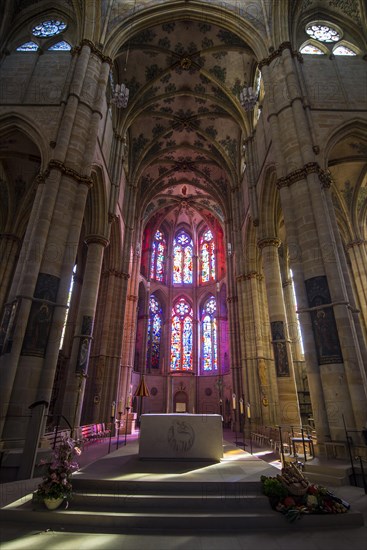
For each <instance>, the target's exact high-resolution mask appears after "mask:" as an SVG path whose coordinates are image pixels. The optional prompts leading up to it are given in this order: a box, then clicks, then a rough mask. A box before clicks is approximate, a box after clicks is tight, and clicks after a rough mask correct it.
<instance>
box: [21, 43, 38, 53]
mask: <svg viewBox="0 0 367 550" xmlns="http://www.w3.org/2000/svg"><path fill="white" fill-rule="evenodd" d="M37 50H38V45H37V44H36V43H35V42H25V43H24V44H22V45H21V46H19V47H18V48H17V52H36V51H37Z"/></svg>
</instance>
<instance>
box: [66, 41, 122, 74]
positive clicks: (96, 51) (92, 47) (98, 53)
mask: <svg viewBox="0 0 367 550" xmlns="http://www.w3.org/2000/svg"><path fill="white" fill-rule="evenodd" d="M83 46H88V47H89V48H90V51H91V53H93V54H94V55H96V56H97V57H99V59H100V60H101V61H102V63H108V64H109V65H111V67H112V65H113V61H112V59H111V58H110V57H109V56H107V55H104V54H103V53H102V52H101V50H100V49H99V48H98V47H97V46H96V45H95V44H94V43H93V42H92V41H91V40H88V39H87V38H83V40H82V41H81V42H80V44H79V46H75V48H73V49H72V50H71V54H72V55H75V54H79V53H80V52H81V50H82V48H83Z"/></svg>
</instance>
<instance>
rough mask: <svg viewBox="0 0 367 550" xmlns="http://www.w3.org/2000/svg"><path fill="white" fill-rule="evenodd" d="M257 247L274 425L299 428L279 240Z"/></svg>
mask: <svg viewBox="0 0 367 550" xmlns="http://www.w3.org/2000/svg"><path fill="white" fill-rule="evenodd" d="M258 246H259V248H260V250H261V253H262V260H263V269H264V275H265V283H266V292H267V298H268V308H269V319H270V326H271V338H272V345H273V352H274V360H275V370H276V381H277V386H278V395H279V406H278V411H277V413H278V422H277V423H278V424H281V425H299V424H300V414H299V405H298V397H297V392H296V387H295V379H294V366H293V359H292V354H291V349H290V345H289V335H288V327H287V316H286V312H285V307H284V300H283V292H282V280H281V275H280V267H279V256H278V248H279V246H280V241H279V240H278V239H276V238H265V239H261V240H260V241H259V242H258Z"/></svg>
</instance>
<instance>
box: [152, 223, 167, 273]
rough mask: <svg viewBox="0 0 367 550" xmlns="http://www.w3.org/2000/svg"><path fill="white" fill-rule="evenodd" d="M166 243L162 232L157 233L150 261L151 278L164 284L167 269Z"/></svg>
mask: <svg viewBox="0 0 367 550" xmlns="http://www.w3.org/2000/svg"><path fill="white" fill-rule="evenodd" d="M165 254H166V241H165V239H164V237H163V233H161V231H159V230H158V231H156V233H155V235H154V241H153V245H152V257H151V261H150V278H151V279H155V280H156V281H159V282H163V279H164V267H165V259H166V258H165Z"/></svg>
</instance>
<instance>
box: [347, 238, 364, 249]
mask: <svg viewBox="0 0 367 550" xmlns="http://www.w3.org/2000/svg"><path fill="white" fill-rule="evenodd" d="M366 242H367V241H365V240H363V239H355V240H354V241H349V243H347V244H346V246H345V247H346V249H347V250H348V249H349V248H354V247H355V246H361V245H362V244H365V243H366Z"/></svg>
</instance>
